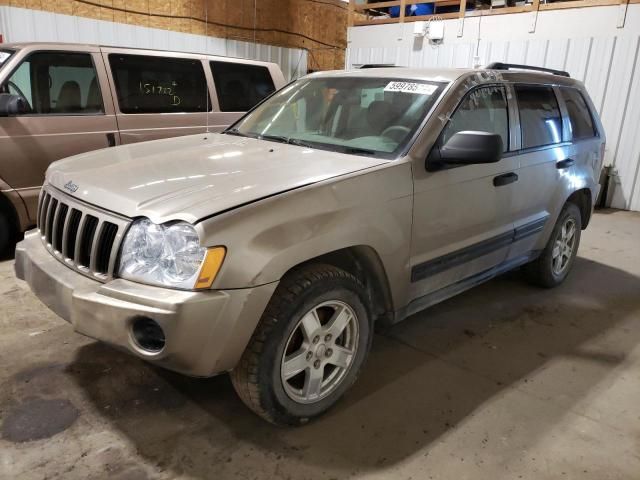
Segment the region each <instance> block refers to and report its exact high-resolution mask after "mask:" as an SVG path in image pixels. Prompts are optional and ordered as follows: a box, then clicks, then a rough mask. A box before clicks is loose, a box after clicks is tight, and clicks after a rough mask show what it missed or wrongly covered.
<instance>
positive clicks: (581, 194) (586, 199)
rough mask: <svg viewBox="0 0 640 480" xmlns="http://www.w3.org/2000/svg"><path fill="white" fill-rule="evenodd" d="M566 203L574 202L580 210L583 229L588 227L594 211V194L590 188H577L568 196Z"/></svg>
mask: <svg viewBox="0 0 640 480" xmlns="http://www.w3.org/2000/svg"><path fill="white" fill-rule="evenodd" d="M565 203H573V204H574V205H575V206H576V207H578V209H579V210H580V220H581V223H582V230H584V229H585V228H587V225H589V221H590V220H591V212H592V211H593V196H592V193H591V190H590V189H589V188H581V189H580V190H576V191H575V192H573V193H572V194H571V195H569V197H568V198H567V200H566V202H565Z"/></svg>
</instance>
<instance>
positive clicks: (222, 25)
mask: <svg viewBox="0 0 640 480" xmlns="http://www.w3.org/2000/svg"><path fill="white" fill-rule="evenodd" d="M0 5H10V6H14V7H22V8H29V9H34V10H45V11H49V12H55V13H62V14H66V15H76V16H79V17H85V18H93V19H97V20H107V21H112V22H118V23H126V24H131V25H138V26H143V27H151V28H161V29H165V30H172V31H177V32H183V33H193V34H199V35H209V36H213V37H219V38H230V39H235V40H244V41H255V42H259V43H264V44H268V45H277V46H283V47H293V48H304V49H305V50H307V51H308V52H309V64H308V68H309V69H311V70H327V69H333V68H343V66H344V51H345V48H346V32H347V16H348V15H347V13H348V12H347V4H346V3H344V2H341V1H339V0H126V1H125V0H86V1H85V0H55V1H51V0H0ZM205 19H207V20H208V21H205Z"/></svg>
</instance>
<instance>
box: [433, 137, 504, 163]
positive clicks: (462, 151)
mask: <svg viewBox="0 0 640 480" xmlns="http://www.w3.org/2000/svg"><path fill="white" fill-rule="evenodd" d="M502 150H503V144H502V137H501V136H500V135H498V134H497V133H490V132H476V131H462V132H458V133H455V134H454V135H453V136H452V137H451V138H450V139H449V141H448V142H447V143H445V144H444V145H443V146H442V147H439V148H438V147H437V146H435V147H434V148H433V149H432V151H431V154H430V155H429V158H428V159H427V170H438V169H439V168H441V167H442V166H446V165H472V164H477V163H496V162H499V161H500V159H501V158H502Z"/></svg>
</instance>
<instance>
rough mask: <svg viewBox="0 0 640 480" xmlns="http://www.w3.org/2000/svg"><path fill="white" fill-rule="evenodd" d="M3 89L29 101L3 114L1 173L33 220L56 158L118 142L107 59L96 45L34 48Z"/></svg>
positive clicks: (0, 138) (6, 80)
mask: <svg viewBox="0 0 640 480" xmlns="http://www.w3.org/2000/svg"><path fill="white" fill-rule="evenodd" d="M0 92H3V93H11V94H14V95H19V96H22V97H24V98H25V99H26V101H27V103H28V106H29V110H28V112H26V113H24V114H20V115H16V116H10V117H2V118H0V155H1V156H2V161H1V162H0V178H3V179H4V180H5V181H6V182H7V183H8V184H9V185H10V186H11V187H12V188H14V189H16V190H17V191H18V193H19V194H20V196H21V197H22V199H23V200H24V202H25V205H26V207H27V211H28V213H29V218H30V220H31V221H32V222H34V221H35V213H36V208H37V200H38V194H39V192H40V186H41V185H42V182H43V180H44V174H45V171H46V169H47V167H48V166H49V164H50V163H51V162H53V161H55V160H59V159H61V158H65V157H68V156H71V155H75V154H78V153H83V152H87V151H90V150H96V149H99V148H105V147H109V146H112V145H115V144H116V143H117V142H118V134H117V126H116V120H115V115H114V111H113V102H112V100H111V94H110V90H109V85H108V83H107V81H106V75H105V70H104V64H103V62H102V58H101V56H100V53H99V50H98V49H97V48H95V49H94V50H93V51H92V50H91V48H87V49H68V50H67V49H65V50H61V49H51V50H47V51H42V50H34V51H32V52H28V53H26V54H25V57H24V59H23V60H22V61H21V62H20V63H19V64H18V66H17V67H16V68H15V69H14V70H13V71H12V72H10V73H9V74H8V75H7V78H6V79H5V81H4V82H2V85H0Z"/></svg>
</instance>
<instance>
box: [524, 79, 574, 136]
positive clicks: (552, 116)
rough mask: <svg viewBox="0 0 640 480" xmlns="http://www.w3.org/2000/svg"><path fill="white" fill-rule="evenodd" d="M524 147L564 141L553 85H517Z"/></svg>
mask: <svg viewBox="0 0 640 480" xmlns="http://www.w3.org/2000/svg"><path fill="white" fill-rule="evenodd" d="M515 90H516V97H517V99H518V110H519V111H520V130H521V135H522V148H533V147H542V146H545V145H553V144H554V143H560V142H561V141H562V116H561V115H560V108H559V107H558V101H557V100H556V95H555V93H554V92H553V89H552V88H551V87H543V86H528V85H517V86H516V87H515Z"/></svg>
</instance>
